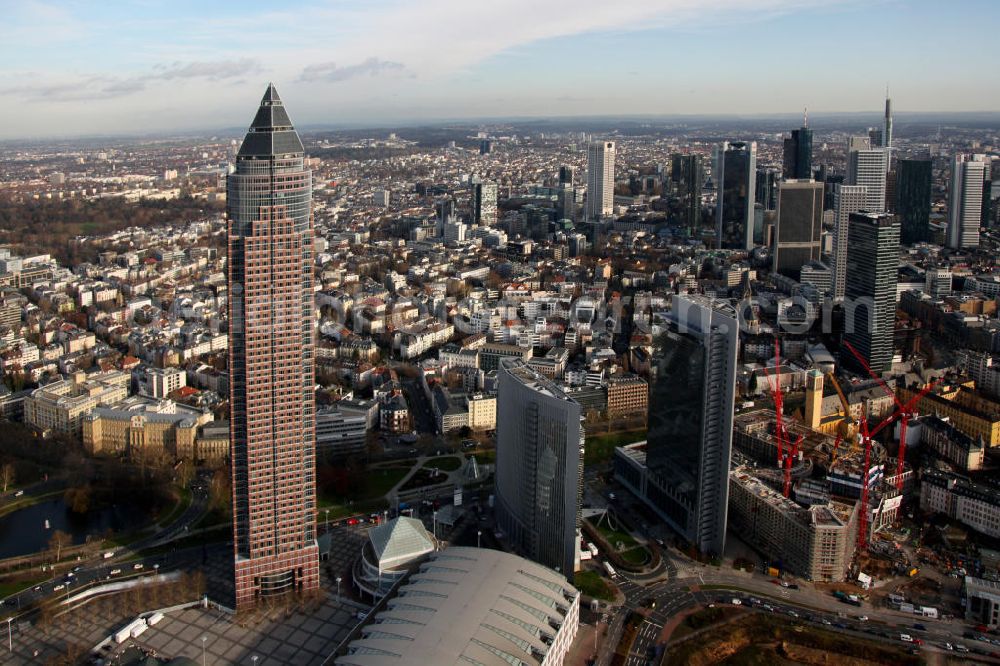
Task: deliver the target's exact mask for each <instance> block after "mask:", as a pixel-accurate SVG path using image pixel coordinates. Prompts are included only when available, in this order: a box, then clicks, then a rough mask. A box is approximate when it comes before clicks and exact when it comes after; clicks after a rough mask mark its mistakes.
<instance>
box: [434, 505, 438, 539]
mask: <svg viewBox="0 0 1000 666" xmlns="http://www.w3.org/2000/svg"><path fill="white" fill-rule="evenodd" d="M434 538H435V539H437V538H438V512H437V511H435V512H434Z"/></svg>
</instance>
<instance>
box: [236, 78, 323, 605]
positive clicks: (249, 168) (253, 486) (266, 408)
mask: <svg viewBox="0 0 1000 666" xmlns="http://www.w3.org/2000/svg"><path fill="white" fill-rule="evenodd" d="M304 160H305V154H304V150H303V147H302V142H301V141H300V140H299V136H298V134H297V133H296V132H295V128H294V127H292V122H291V120H289V118H288V113H287V112H286V111H285V107H284V104H282V102H281V98H280V97H278V92H277V90H275V88H274V86H273V85H268V87H267V90H266V91H265V92H264V97H263V98H262V99H261V101H260V106H259V108H258V109H257V113H256V115H255V116H254V119H253V122H251V123H250V128H249V130H247V134H246V137H245V138H244V139H243V144H242V145H241V146H240V149H239V151H238V152H237V155H236V170H235V172H234V173H232V174H230V176H229V179H228V182H227V193H226V196H227V198H226V201H227V204H226V213H227V217H228V220H227V245H228V264H227V271H228V276H227V277H228V285H229V377H230V382H229V400H230V407H231V416H230V457H231V459H232V483H233V549H234V579H235V592H236V595H235V596H236V598H235V606H236V609H237V610H243V609H246V608H249V607H252V606H253V605H254V604H256V603H257V602H258V601H259V600H261V599H266V598H268V597H275V596H281V595H285V594H294V593H303V592H307V591H310V590H315V589H317V588H318V587H319V548H318V545H317V542H316V486H315V463H316V461H315V455H316V454H315V439H316V438H315V398H314V395H313V388H314V385H315V384H314V383H315V366H314V356H313V347H314V341H313V273H312V264H313V223H312V173H311V172H310V171H309V170H308V169H306V168H305V164H304Z"/></svg>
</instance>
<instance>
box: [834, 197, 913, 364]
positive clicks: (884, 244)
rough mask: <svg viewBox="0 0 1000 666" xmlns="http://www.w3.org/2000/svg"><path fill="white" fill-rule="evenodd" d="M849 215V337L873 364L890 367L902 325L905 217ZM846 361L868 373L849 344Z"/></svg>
mask: <svg viewBox="0 0 1000 666" xmlns="http://www.w3.org/2000/svg"><path fill="white" fill-rule="evenodd" d="M848 220H849V221H848V232H847V233H848V236H847V285H846V289H845V293H844V296H845V299H846V300H845V302H844V310H845V325H846V327H847V330H846V331H845V333H844V339H845V340H846V341H847V342H849V343H851V345H852V346H853V347H854V348H855V349H856V350H858V352H860V353H861V355H862V356H863V357H864V359H865V360H866V361H867V362H868V365H869V366H870V367H871V369H872V370H874V371H875V372H885V371H887V370H889V369H890V368H891V367H892V337H893V332H894V330H895V326H896V283H897V282H898V280H899V222H897V221H896V219H895V217H894V216H892V215H889V214H887V213H851V214H850V217H849V218H848ZM840 362H841V363H842V364H844V365H845V366H846V367H849V368H851V369H853V370H855V371H856V372H859V373H861V374H862V375H863V376H864V375H866V374H867V372H866V371H865V369H864V368H862V367H861V364H860V363H858V362H857V360H856V359H855V358H854V355H853V354H851V353H850V352H849V351H847V350H846V349H842V350H841V352H840Z"/></svg>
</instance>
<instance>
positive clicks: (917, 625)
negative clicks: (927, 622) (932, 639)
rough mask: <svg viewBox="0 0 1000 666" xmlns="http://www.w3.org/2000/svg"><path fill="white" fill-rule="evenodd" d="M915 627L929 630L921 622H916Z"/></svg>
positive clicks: (918, 629)
mask: <svg viewBox="0 0 1000 666" xmlns="http://www.w3.org/2000/svg"><path fill="white" fill-rule="evenodd" d="M913 628H914V629H916V630H917V631H927V627H925V626H924V625H922V624H920V623H919V622H917V623H916V624H914V625H913Z"/></svg>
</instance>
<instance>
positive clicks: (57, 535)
mask: <svg viewBox="0 0 1000 666" xmlns="http://www.w3.org/2000/svg"><path fill="white" fill-rule="evenodd" d="M71 543H73V537H71V536H70V535H69V534H66V533H65V532H63V531H62V530H56V531H55V532H53V533H52V536H51V537H49V548H51V549H52V550H54V551H56V562H58V561H59V560H60V558H62V549H63V548H65V547H66V546H68V545H70V544H71Z"/></svg>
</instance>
